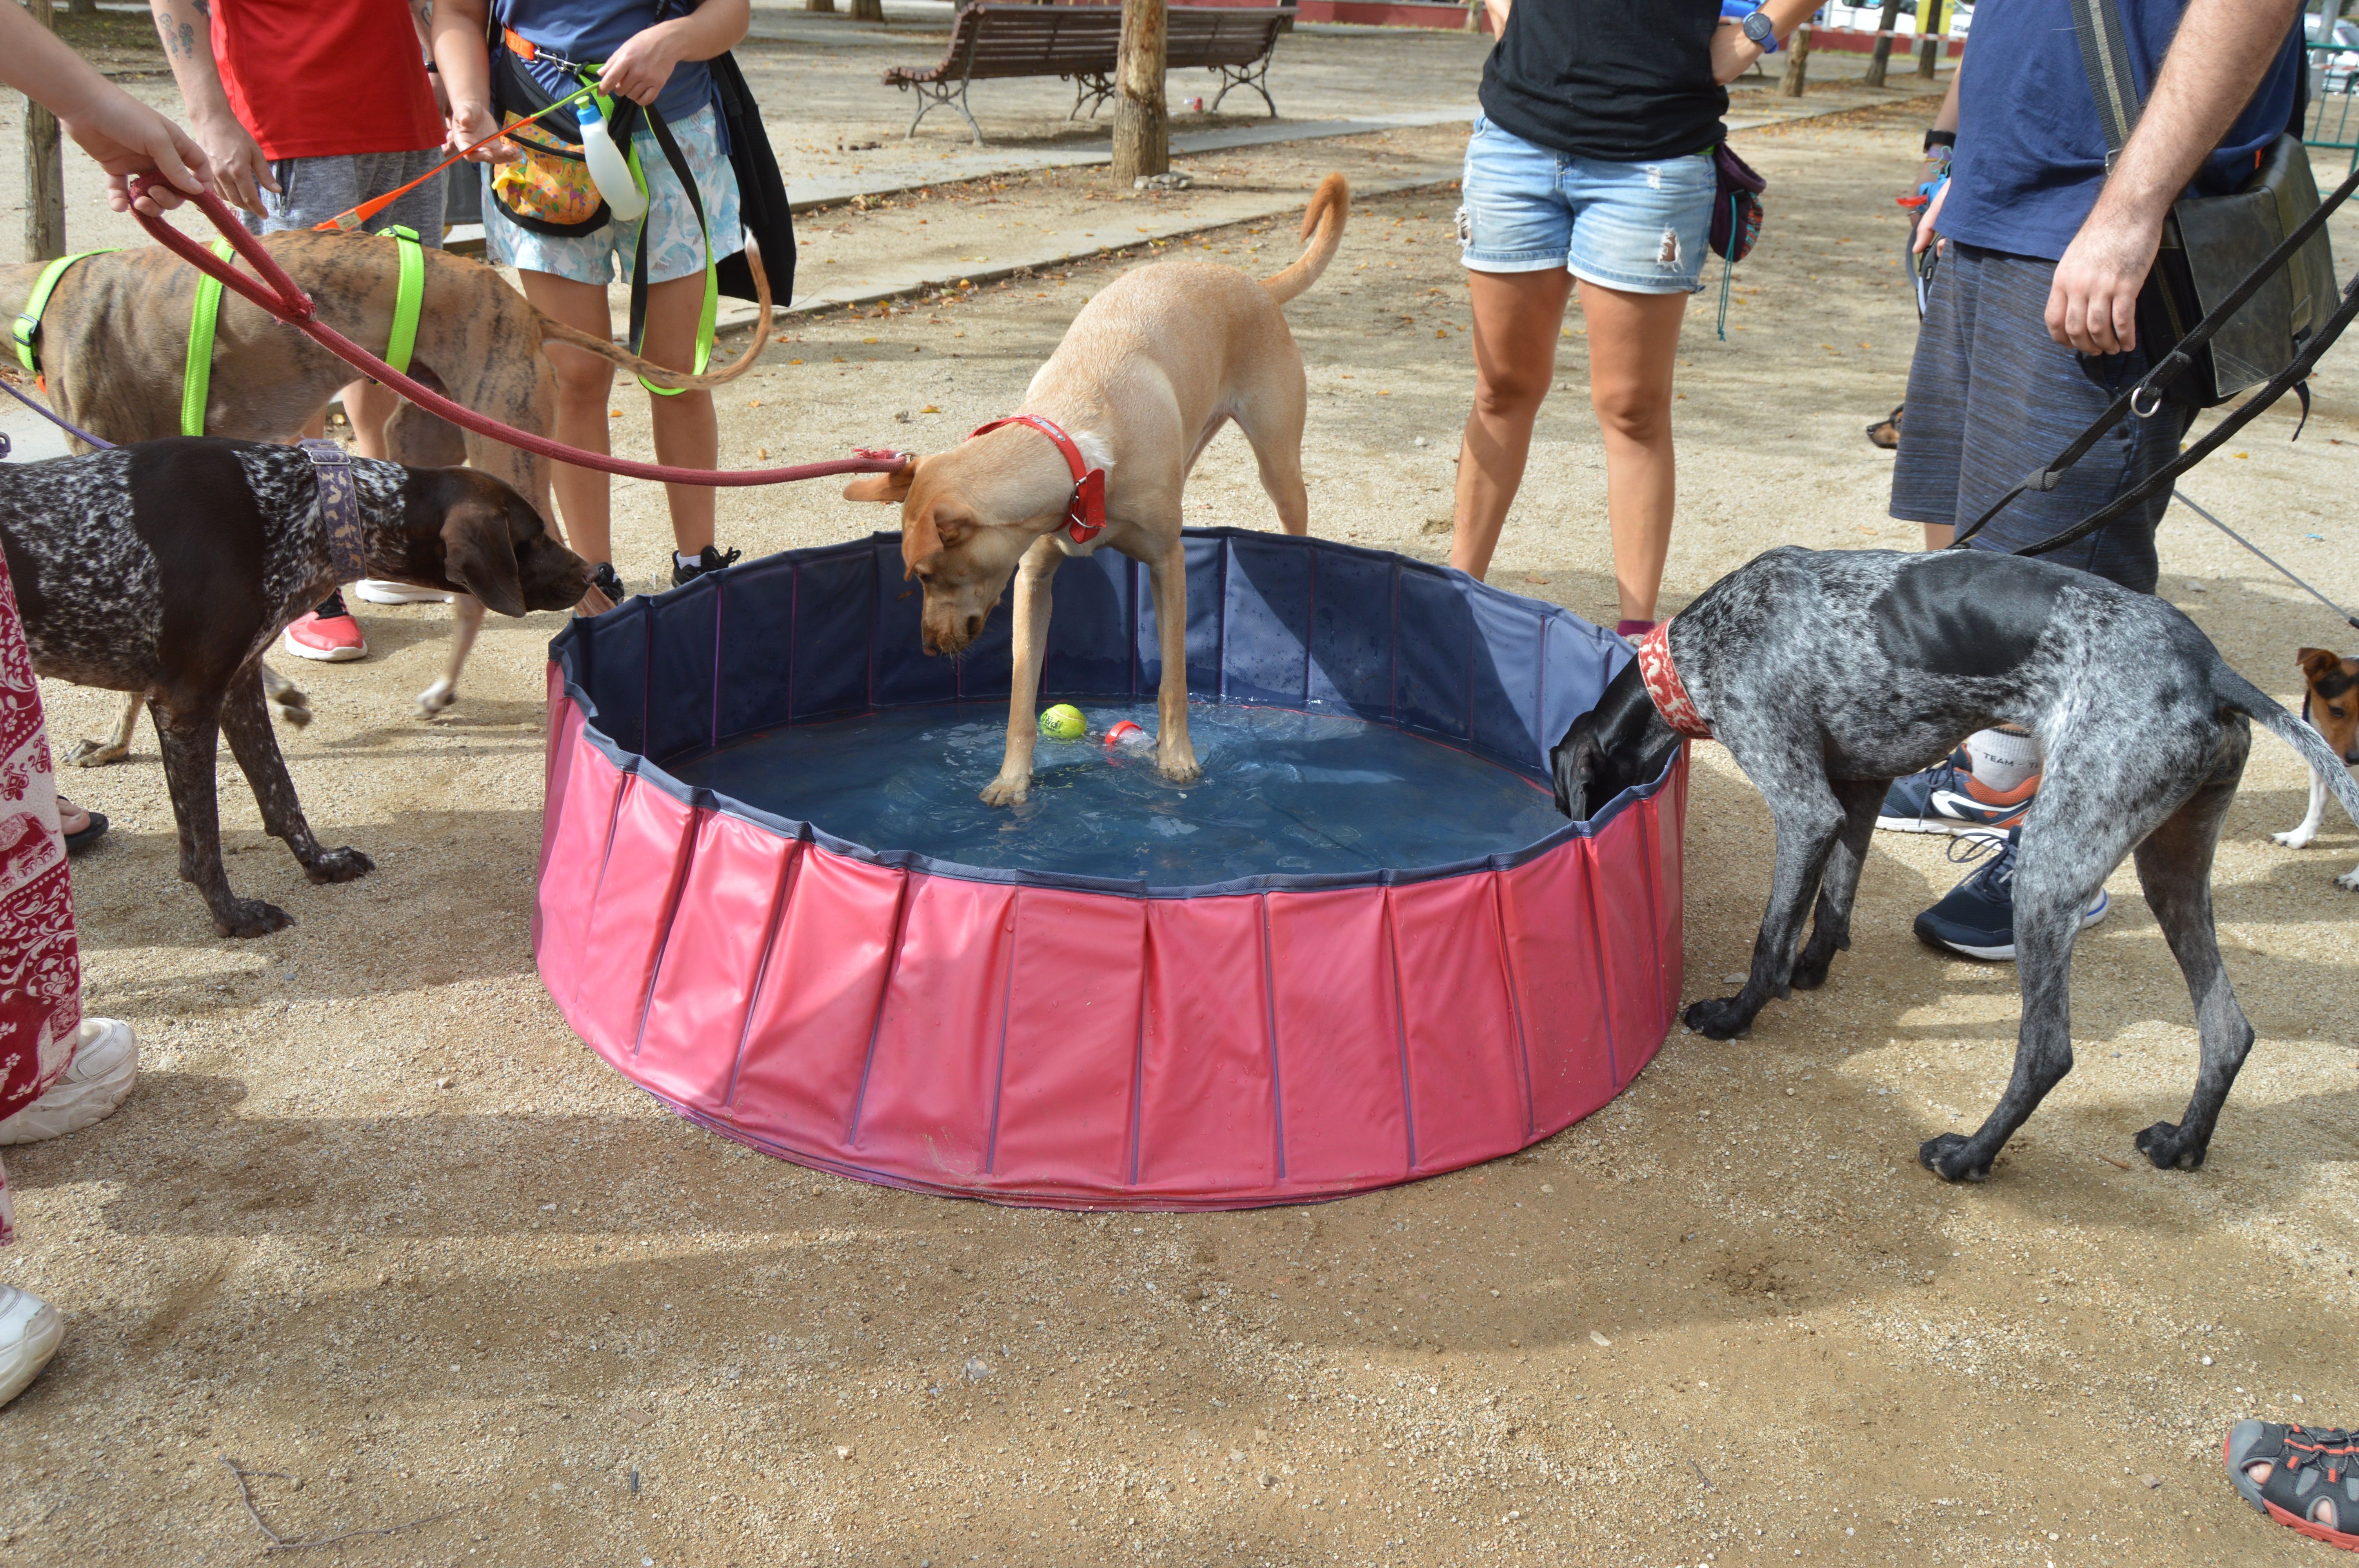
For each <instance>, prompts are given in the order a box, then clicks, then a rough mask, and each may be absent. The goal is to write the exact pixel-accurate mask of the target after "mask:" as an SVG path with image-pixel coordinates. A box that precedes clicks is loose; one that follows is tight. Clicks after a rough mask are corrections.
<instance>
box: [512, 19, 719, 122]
mask: <svg viewBox="0 0 2359 1568" xmlns="http://www.w3.org/2000/svg"><path fill="white" fill-rule="evenodd" d="M695 8H696V7H695V5H693V4H692V3H686V4H683V3H679V0H671V3H667V0H500V4H499V5H497V6H496V8H495V16H497V18H498V21H499V23H500V25H501V26H502V27H514V28H515V29H516V31H517V32H518V33H520V34H522V35H523V36H524V37H525V38H529V39H531V40H532V41H533V42H534V43H537V44H538V45H539V46H540V47H541V48H543V49H549V50H552V51H553V52H555V53H557V54H560V55H562V56H564V57H565V58H566V59H577V60H581V61H582V62H583V63H585V64H588V63H592V62H594V63H597V64H601V65H603V64H604V63H605V61H606V60H607V59H608V58H609V57H610V56H612V55H613V54H614V51H615V50H616V49H621V48H622V47H623V46H624V45H625V43H627V42H629V41H630V39H631V38H633V37H634V36H635V35H636V34H639V33H643V32H645V31H646V30H647V28H649V27H654V26H655V25H656V24H657V23H658V22H659V21H663V20H665V19H667V18H668V17H670V16H681V15H684V14H686V13H687V12H690V11H692V10H694V9H695ZM534 74H535V75H536V76H537V77H538V79H539V81H540V84H541V86H543V87H545V88H548V89H549V90H550V91H551V92H552V95H554V96H556V97H560V98H561V97H563V96H564V95H565V94H566V93H568V92H571V91H573V89H574V88H575V87H576V86H578V85H580V84H579V83H578V82H575V81H571V80H568V79H566V78H564V77H562V76H561V75H560V74H558V73H556V72H554V71H548V70H536V71H535V72H534ZM707 103H712V72H711V71H710V70H707V69H706V68H705V64H704V62H703V61H702V60H701V59H684V60H682V61H680V62H679V64H678V65H676V66H674V67H672V69H671V80H670V81H667V82H665V83H664V89H663V91H662V92H658V93H657V94H656V107H657V108H658V109H660V110H661V111H663V117H664V118H665V119H666V120H667V121H669V122H671V123H672V124H678V123H679V122H680V121H682V120H685V119H687V118H688V117H689V116H690V114H695V113H696V112H697V111H698V110H700V109H701V108H703V107H704V106H705V105H706V104H707ZM586 112H587V111H585V113H586Z"/></svg>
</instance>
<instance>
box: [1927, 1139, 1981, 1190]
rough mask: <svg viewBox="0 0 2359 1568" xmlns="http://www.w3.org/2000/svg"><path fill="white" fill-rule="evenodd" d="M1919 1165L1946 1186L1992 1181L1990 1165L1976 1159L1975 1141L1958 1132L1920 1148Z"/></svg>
mask: <svg viewBox="0 0 2359 1568" xmlns="http://www.w3.org/2000/svg"><path fill="white" fill-rule="evenodd" d="M1917 1162H1918V1163H1919V1164H1920V1165H1922V1166H1924V1167H1925V1168H1926V1169H1927V1170H1929V1171H1930V1172H1932V1173H1934V1174H1935V1175H1937V1176H1939V1177H1940V1178H1941V1179H1942V1180H1943V1181H1945V1182H1981V1181H1987V1180H1989V1179H1990V1162H1989V1161H1987V1160H1977V1159H1975V1158H1974V1155H1973V1140H1972V1139H1970V1138H1965V1137H1962V1136H1961V1135H1959V1134H1958V1133H1955V1132H1944V1133H1943V1134H1941V1136H1940V1137H1939V1138H1929V1139H1927V1140H1926V1141H1924V1142H1922V1143H1919V1145H1917Z"/></svg>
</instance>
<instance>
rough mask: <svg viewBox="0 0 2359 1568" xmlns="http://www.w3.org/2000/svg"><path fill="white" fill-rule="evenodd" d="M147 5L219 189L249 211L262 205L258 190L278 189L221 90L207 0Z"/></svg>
mask: <svg viewBox="0 0 2359 1568" xmlns="http://www.w3.org/2000/svg"><path fill="white" fill-rule="evenodd" d="M147 8H148V9H149V10H150V11H152V12H154V13H155V15H156V32H157V34H158V37H160V38H162V39H163V40H164V54H165V56H166V58H168V59H169V60H170V61H171V62H172V79H173V80H174V81H178V82H179V84H180V102H181V103H184V104H186V105H187V106H188V111H189V125H190V129H192V130H194V131H195V132H196V134H197V141H198V142H199V143H200V144H201V146H203V147H204V149H205V153H206V156H207V157H211V158H212V162H213V172H214V176H215V178H216V180H217V182H218V186H219V189H220V190H221V193H222V194H223V196H226V197H228V198H229V199H230V200H232V201H234V202H235V203H236V204H237V205H238V206H240V207H243V208H245V210H246V211H249V212H259V211H262V192H263V191H265V190H268V191H273V192H275V191H277V189H278V181H277V180H276V179H274V178H271V176H270V160H269V159H268V158H266V157H263V156H262V149H261V148H260V147H258V146H255V141H254V137H253V136H252V135H250V134H249V133H248V132H247V130H246V128H245V126H244V125H241V124H238V123H237V116H236V115H235V114H232V113H231V112H230V106H229V94H228V93H226V92H223V91H222V81H221V72H220V71H219V70H215V69H214V67H213V46H212V36H211V34H212V9H211V6H210V5H209V3H208V0H147Z"/></svg>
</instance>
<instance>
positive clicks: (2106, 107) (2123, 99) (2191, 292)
mask: <svg viewBox="0 0 2359 1568" xmlns="http://www.w3.org/2000/svg"><path fill="white" fill-rule="evenodd" d="M2072 20H2073V28H2074V31H2075V32H2076V33H2077V34H2078V35H2079V38H2080V43H2081V63H2082V66H2083V67H2084V68H2085V69H2086V70H2087V71H2088V73H2089V89H2090V92H2092V93H2093V95H2094V96H2095V98H2096V102H2097V118H2098V119H2099V121H2101V122H2102V123H2103V124H2104V127H2105V149H2106V150H2105V168H2106V171H2107V172H2108V173H2111V172H2112V169H2113V166H2114V159H2115V158H2117V157H2120V156H2121V152H2122V148H2123V147H2125V146H2127V145H2128V144H2129V139H2130V135H2131V133H2132V132H2134V131H2136V129H2137V122H2138V113H2139V110H2140V108H2141V107H2142V104H2141V101H2140V99H2139V96H2138V92H2137V82H2136V78H2135V77H2133V76H2132V75H2131V73H2130V58H2129V49H2128V48H2127V46H2126V44H2125V38H2124V30H2123V26H2122V19H2121V16H2120V13H2119V12H2118V11H2117V10H2116V9H2115V0H2072ZM2317 210H2318V182H2317V181H2316V180H2315V179H2314V178H2312V177H2311V175H2310V155H2309V154H2308V153H2306V152H2304V151H2303V150H2302V145H2301V141H2300V138H2299V137H2297V136H2292V135H2279V136H2278V137H2277V140H2276V141H2275V142H2274V143H2272V144H2271V145H2270V146H2268V147H2267V148H2266V149H2264V150H2263V152H2262V155H2261V158H2260V165H2259V167H2258V168H2256V169H2255V170H2254V173H2253V176H2252V178H2250V179H2248V180H2246V181H2245V186H2244V189H2241V190H2238V191H2236V192H2234V194H2231V195H2227V196H2189V197H2182V198H2180V200H2179V201H2177V202H2176V203H2174V204H2173V205H2172V207H2171V210H2170V216H2169V218H2167V219H2166V220H2164V222H2163V225H2162V248H2161V250H2160V252H2159V253H2158V254H2157V256H2156V257H2155V264H2154V270H2153V271H2152V272H2151V273H2149V274H2148V275H2147V281H2146V287H2145V288H2144V289H2142V290H2141V291H2140V292H2139V295H2138V305H2137V334H2138V344H2139V346H2140V347H2142V348H2144V349H2145V350H2146V351H2147V362H2148V363H2149V364H2158V363H2160V362H2161V361H2162V359H2163V357H2164V356H2165V355H2166V354H2168V353H2169V352H2170V351H2171V350H2172V349H2173V348H2175V347H2177V346H2178V345H2179V343H2180V340H2181V339H2183V338H2185V337H2186V336H2187V334H2188V332H2189V330H2190V329H2192V328H2193V327H2194V326H2195V324H2196V323H2197V322H2198V321H2201V319H2203V318H2204V317H2205V316H2206V315H2207V314H2209V313H2210V312H2211V311H2212V310H2213V309H2215V308H2218V307H2219V305H2220V303H2221V302H2222V301H2223V300H2224V299H2225V298H2226V297H2228V296H2229V295H2230V294H2231V293H2233V292H2234V290H2235V289H2236V287H2237V286H2238V285H2239V284H2241V283H2243V282H2244V281H2245V279H2246V278H2247V277H2248V276H2250V275H2251V274H2252V273H2253V271H2254V270H2255V268H2256V266H2258V265H2259V264H2260V263H2261V262H2262V261H2263V259H2264V258H2266V257H2267V255H2268V254H2269V253H2270V252H2271V251H2273V250H2275V249H2276V248H2277V245H2278V243H2280V242H2281V241H2282V240H2284V238H2285V237H2286V236H2287V235H2288V234H2289V233H2291V232H2293V231H2294V230H2295V229H2296V228H2298V227H2299V226H2300V224H2301V222H2302V220H2303V219H2305V218H2307V217H2309V216H2310V214H2311V213H2312V212H2315V211H2317ZM2337 302H2338V301H2337V294H2336V289H2335V287H2334V254H2333V251H2332V247H2331V246H2330V245H2329V243H2328V242H2327V237H2326V230H2325V228H2324V226H2323V225H2321V226H2319V228H2318V229H2317V230H2316V232H2314V233H2312V234H2311V236H2310V240H2309V243H2306V244H2304V245H2303V246H2302V247H2301V248H2300V249H2299V250H2298V251H2297V252H2295V253H2294V254H2293V256H2292V258H2291V260H2289V261H2288V263H2287V264H2286V265H2285V266H2284V268H2283V269H2282V270H2280V271H2277V272H2276V273H2273V274H2272V275H2271V276H2268V277H2267V279H2266V280H2265V281H2263V282H2262V284H2261V285H2260V287H2258V288H2257V289H2256V290H2255V291H2254V292H2253V295H2252V297H2250V298H2249V299H2247V300H2246V301H2245V304H2244V306H2243V308H2240V309H2238V310H2237V311H2236V312H2235V313H2234V315H2232V316H2230V317H2229V318H2228V319H2227V320H2226V321H2225V322H2223V324H2222V325H2221V326H2220V328H2219V330H2217V331H2216V332H2214V333H2213V334H2212V338H2211V341H2208V342H2205V343H2201V344H2200V345H2198V346H2197V347H2196V348H2195V349H2194V350H2193V351H2191V352H2190V355H2189V356H2188V357H2189V364H2188V366H2187V369H2186V370H2185V371H2184V372H2182V373H2180V374H2179V375H2178V376H2176V377H2174V378H2173V379H2172V380H2171V381H2170V383H2169V385H2168V386H2167V387H2166V388H2164V389H2163V393H2162V395H2163V397H2164V399H2165V400H2166V401H2168V402H2170V403H2174V404H2177V405H2179V406H2180V407H2184V408H2213V407H2217V406H2219V405H2221V404H2223V403H2226V402H2228V401H2229V400H2230V399H2232V398H2234V397H2235V396H2236V395H2238V394H2240V393H2243V392H2245V391H2247V390H2249V389H2250V388H2252V387H2255V386H2258V385H2259V384H2262V383H2263V382H2265V381H2267V380H2269V379H2270V378H2272V377H2273V376H2275V375H2277V373H2279V372H2280V371H2282V370H2284V369H2285V368H2286V367H2287V366H2288V365H2289V364H2291V363H2292V362H2293V359H2294V356H2295V354H2296V353H2297V352H2299V349H2300V347H2301V344H2302V342H2303V341H2304V340H2306V339H2308V338H2309V337H2310V334H2311V333H2312V332H2314V331H2316V330H2318V329H2319V328H2320V327H2321V326H2323V325H2324V324H2325V322H2326V319H2327V317H2328V316H2329V315H2331V314H2332V313H2333V310H2334V308H2335V306H2336V304H2337Z"/></svg>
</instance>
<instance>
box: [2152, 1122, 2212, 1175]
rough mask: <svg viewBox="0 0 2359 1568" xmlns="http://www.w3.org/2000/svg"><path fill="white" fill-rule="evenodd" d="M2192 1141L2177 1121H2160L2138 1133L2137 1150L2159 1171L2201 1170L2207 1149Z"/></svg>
mask: <svg viewBox="0 0 2359 1568" xmlns="http://www.w3.org/2000/svg"><path fill="white" fill-rule="evenodd" d="M2191 1143H2192V1141H2191V1140H2190V1139H2189V1138H2188V1137H2187V1136H2186V1135H2185V1134H2184V1133H2182V1132H2181V1131H2180V1130H2179V1126H2178V1124H2177V1123H2175V1122H2169V1121H2158V1122H2156V1123H2155V1124H2154V1125H2153V1126H2152V1127H2149V1128H2147V1130H2145V1131H2144V1132H2141V1133H2139V1134H2138V1135H2137V1152H2139V1153H2141V1154H2143V1155H2145V1156H2146V1157H2147V1160H2148V1161H2149V1162H2152V1164H2153V1165H2154V1168H2155V1169H2156V1170H2158V1171H2200V1170H2201V1169H2202V1168H2203V1156H2204V1154H2205V1152H2206V1151H2205V1150H2203V1149H2201V1148H2197V1147H2191V1146H2190V1145H2191Z"/></svg>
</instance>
